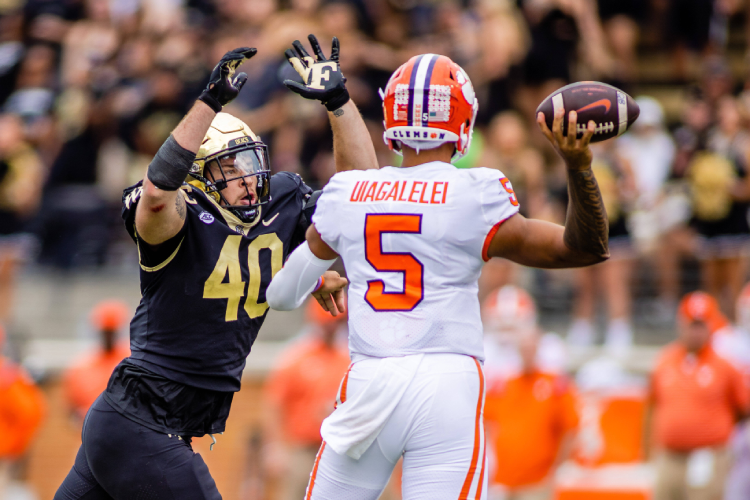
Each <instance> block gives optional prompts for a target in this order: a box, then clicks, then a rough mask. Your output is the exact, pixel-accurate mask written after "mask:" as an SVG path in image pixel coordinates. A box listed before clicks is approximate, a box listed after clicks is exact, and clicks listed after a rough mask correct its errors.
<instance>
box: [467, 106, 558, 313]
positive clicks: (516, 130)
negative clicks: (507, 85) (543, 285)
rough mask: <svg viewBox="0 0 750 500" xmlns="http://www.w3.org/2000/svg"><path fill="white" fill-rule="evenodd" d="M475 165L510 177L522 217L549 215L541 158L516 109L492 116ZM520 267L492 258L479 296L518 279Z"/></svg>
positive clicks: (481, 281) (482, 279) (484, 275)
mask: <svg viewBox="0 0 750 500" xmlns="http://www.w3.org/2000/svg"><path fill="white" fill-rule="evenodd" d="M472 147H474V143H473V142H472ZM478 166H482V167H488V168H494V169H496V170H500V171H502V172H503V173H504V174H505V175H506V176H507V177H508V179H510V181H511V184H512V185H513V191H514V193H515V196H516V198H517V199H518V202H519V203H520V205H521V214H523V215H524V216H525V217H534V218H545V219H548V218H549V217H551V214H548V213H547V212H546V209H547V206H546V202H547V192H546V190H545V184H544V158H543V157H542V155H541V154H540V153H539V152H538V151H537V150H536V149H534V148H533V147H531V145H530V144H529V134H528V130H527V128H526V123H525V122H524V121H523V119H522V118H521V116H520V115H519V114H518V113H517V112H515V111H505V112H503V113H500V114H498V115H497V116H495V117H494V118H493V119H492V121H491V122H490V126H489V128H488V129H487V134H486V138H485V139H484V148H483V149H482V152H481V156H480V157H479V162H478ZM520 269H521V266H519V265H517V264H514V263H512V262H510V261H509V260H504V259H491V260H490V261H489V262H488V263H487V264H486V265H485V267H484V268H482V274H481V277H480V279H479V297H480V299H483V298H484V297H485V296H486V295H487V294H488V293H489V291H490V290H493V289H495V288H498V287H500V286H503V285H506V284H509V283H515V282H517V281H518V277H517V276H516V274H517V271H519V270H520Z"/></svg>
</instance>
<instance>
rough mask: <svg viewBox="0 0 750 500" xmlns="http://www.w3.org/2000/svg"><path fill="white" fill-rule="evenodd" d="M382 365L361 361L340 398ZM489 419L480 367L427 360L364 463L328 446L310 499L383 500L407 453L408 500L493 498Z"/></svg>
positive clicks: (461, 360) (466, 361)
mask: <svg viewBox="0 0 750 500" xmlns="http://www.w3.org/2000/svg"><path fill="white" fill-rule="evenodd" d="M377 366H378V360H376V359H366V360H363V361H358V362H356V363H354V364H353V365H352V367H351V369H350V371H349V373H348V374H347V376H346V377H348V379H347V380H345V381H343V382H342V384H341V386H342V394H340V397H339V399H340V400H341V401H344V400H346V399H348V398H351V397H353V396H354V395H356V394H357V392H358V390H360V389H361V388H363V387H364V386H365V385H366V383H367V382H368V380H369V379H370V377H372V376H373V375H374V374H375V373H376V371H377ZM343 391H346V394H343ZM483 414H484V375H483V373H482V367H481V365H480V363H479V362H478V361H477V360H475V359H474V358H472V357H469V356H465V355H461V354H425V356H424V359H423V361H422V363H421V364H420V366H419V369H418V371H417V373H416V375H415V376H414V379H413V380H412V381H411V383H410V384H409V386H408V387H407V389H406V392H405V394H404V396H403V398H402V399H401V401H400V402H399V403H398V405H397V406H396V409H395V410H394V412H393V413H392V414H391V416H390V418H389V419H388V420H387V422H386V424H385V427H384V428H383V430H382V431H381V432H380V434H379V435H378V437H377V439H376V440H375V442H374V443H373V444H372V445H371V446H370V447H369V448H368V449H367V451H366V452H365V453H364V454H363V455H362V457H361V458H360V459H359V460H354V459H353V458H351V457H349V456H347V455H340V454H338V453H336V452H335V451H334V450H333V449H331V448H330V447H327V446H326V443H325V442H324V443H323V445H322V446H321V449H320V451H319V452H318V455H317V457H316V460H315V464H314V466H313V470H312V473H311V474H310V482H309V484H308V487H307V493H306V495H305V500H368V499H371V500H377V498H378V497H379V496H380V493H381V492H382V491H383V489H384V488H385V486H386V484H387V483H388V480H389V478H390V476H391V472H392V471H393V468H394V466H395V465H396V462H398V460H399V458H401V456H402V455H403V458H404V461H403V483H402V493H403V498H404V500H468V499H472V500H486V498H487V476H488V472H487V467H486V459H487V458H486V453H485V437H484V424H483V419H484V415H483Z"/></svg>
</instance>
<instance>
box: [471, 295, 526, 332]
mask: <svg viewBox="0 0 750 500" xmlns="http://www.w3.org/2000/svg"><path fill="white" fill-rule="evenodd" d="M482 322H483V323H484V329H485V331H488V332H506V331H516V330H527V329H532V328H535V327H536V324H537V317H536V304H535V303H534V299H533V298H531V295H529V294H528V293H527V292H526V290H524V289H523V288H518V287H515V286H513V285H505V286H504V287H502V288H498V289H497V290H495V291H493V292H492V293H490V294H489V295H488V296H487V298H486V299H484V302H483V303H482Z"/></svg>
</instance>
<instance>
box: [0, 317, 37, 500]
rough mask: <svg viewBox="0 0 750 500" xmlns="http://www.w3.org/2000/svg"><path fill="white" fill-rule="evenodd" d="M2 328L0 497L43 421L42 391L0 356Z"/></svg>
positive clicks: (0, 328)
mask: <svg viewBox="0 0 750 500" xmlns="http://www.w3.org/2000/svg"><path fill="white" fill-rule="evenodd" d="M4 347H5V331H4V330H3V329H2V326H0V498H7V497H6V494H9V491H8V489H9V487H10V484H9V483H10V482H11V480H13V479H15V478H14V477H13V476H15V475H16V474H15V473H16V471H14V470H13V465H14V463H15V462H16V461H17V460H18V459H19V458H21V457H22V456H23V455H24V453H25V452H26V450H28V448H29V445H30V444H31V440H32V438H33V437H34V435H35V434H36V431H37V430H38V429H39V426H40V425H41V423H42V419H43V417H44V412H45V401H44V395H43V394H42V391H40V390H39V388H38V387H37V386H36V384H34V382H33V381H32V380H31V378H30V377H29V375H28V374H27V373H26V372H25V371H24V370H23V368H21V367H20V366H18V365H16V364H15V363H13V362H12V361H11V360H10V359H8V358H5V357H3V356H2V352H3V349H4Z"/></svg>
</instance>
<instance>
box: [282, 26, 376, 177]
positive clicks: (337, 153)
mask: <svg viewBox="0 0 750 500" xmlns="http://www.w3.org/2000/svg"><path fill="white" fill-rule="evenodd" d="M307 39H308V40H309V41H310V46H312V49H313V53H314V54H315V58H313V57H311V56H310V54H308V53H307V51H306V50H305V48H304V47H303V46H302V44H301V43H300V41H299V40H295V41H294V43H292V46H293V47H294V50H291V49H289V50H287V51H286V52H285V55H286V58H287V60H288V61H289V64H291V65H292V67H293V68H294V69H295V71H297V73H299V75H300V77H301V78H302V81H303V82H304V84H301V83H299V82H295V81H293V80H284V85H286V86H287V87H288V88H289V89H290V90H292V91H293V92H296V93H297V94H299V95H301V96H302V97H304V98H306V99H313V100H317V101H320V102H321V103H322V104H323V105H324V106H325V107H326V109H327V110H328V119H329V120H330V122H331V129H332V130H333V157H334V160H335V162H336V171H337V172H341V171H343V170H354V169H360V170H364V169H368V168H378V160H377V157H376V156H375V147H374V146H373V145H372V138H371V137H370V133H369V132H368V130H367V126H366V125H365V121H364V120H363V119H362V115H361V114H360V113H359V110H358V109H357V106H356V105H355V104H354V102H353V101H352V100H351V99H350V98H349V91H348V90H346V78H345V77H344V75H343V74H342V73H341V67H340V65H339V40H338V38H336V37H334V38H333V44H332V48H331V58H330V59H326V57H325V55H324V54H323V50H322V49H321V48H320V44H319V43H318V39H317V38H315V35H309V36H308V37H307Z"/></svg>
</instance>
